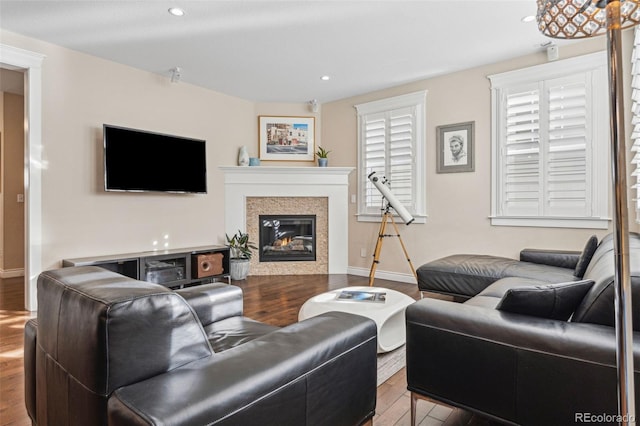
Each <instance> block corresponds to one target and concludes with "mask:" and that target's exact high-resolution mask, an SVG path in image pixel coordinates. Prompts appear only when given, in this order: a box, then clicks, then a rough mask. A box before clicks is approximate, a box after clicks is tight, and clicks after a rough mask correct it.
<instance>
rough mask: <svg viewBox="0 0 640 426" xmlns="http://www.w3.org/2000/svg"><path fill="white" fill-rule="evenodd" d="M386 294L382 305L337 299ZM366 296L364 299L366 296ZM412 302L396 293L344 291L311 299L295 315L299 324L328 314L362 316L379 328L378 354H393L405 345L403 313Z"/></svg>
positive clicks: (379, 289)
mask: <svg viewBox="0 0 640 426" xmlns="http://www.w3.org/2000/svg"><path fill="white" fill-rule="evenodd" d="M345 291H346V292H373V293H386V294H385V295H384V298H385V301H384V302H376V301H364V300H355V299H351V300H349V299H339V298H338V297H339V296H340V294H341V293H342V292H345ZM365 296H366V295H365ZM414 302H415V300H414V299H412V298H411V297H409V296H407V295H406V294H403V293H400V292H399V291H395V290H390V289H388V288H382V287H345V288H341V289H338V290H333V291H329V292H327V293H322V294H319V295H317V296H313V297H312V298H311V299H309V300H307V301H306V302H304V304H303V305H302V307H301V308H300V312H299V313H298V320H300V321H302V320H304V319H307V318H311V317H314V316H316V315H320V314H323V313H325V312H329V311H340V312H348V313H351V314H357V315H362V316H364V317H367V318H371V319H372V320H374V321H375V323H376V326H377V327H378V352H379V353H380V352H389V351H392V350H394V349H396V348H398V347H400V346H402V345H403V344H404V343H405V339H406V335H405V322H404V309H405V308H406V307H407V306H409V305H411V304H412V303H414Z"/></svg>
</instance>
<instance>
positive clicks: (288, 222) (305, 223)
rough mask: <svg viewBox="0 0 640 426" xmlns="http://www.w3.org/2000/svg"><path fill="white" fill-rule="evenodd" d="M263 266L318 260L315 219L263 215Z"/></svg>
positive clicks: (261, 249) (261, 247) (261, 245)
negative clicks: (265, 263) (266, 264)
mask: <svg viewBox="0 0 640 426" xmlns="http://www.w3.org/2000/svg"><path fill="white" fill-rule="evenodd" d="M258 223H259V226H260V245H259V249H260V262H289V261H302V260H307V261H315V260H316V216H315V215H260V216H259V222H258Z"/></svg>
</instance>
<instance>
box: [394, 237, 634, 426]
mask: <svg viewBox="0 0 640 426" xmlns="http://www.w3.org/2000/svg"><path fill="white" fill-rule="evenodd" d="M585 249H586V248H585ZM585 251H586V250H585ZM532 253H533V254H532V256H533V259H535V260H537V261H542V260H545V261H546V262H547V263H549V262H550V263H552V264H551V265H545V264H541V263H533V262H521V261H518V260H509V259H504V258H493V259H491V257H490V256H483V257H481V258H479V259H478V260H479V262H477V263H475V264H474V261H473V256H465V255H461V256H457V257H454V258H452V257H448V258H445V259H444V260H443V259H439V260H436V261H434V262H431V263H429V264H426V265H423V266H422V267H421V268H419V269H421V274H422V275H421V277H422V283H421V287H420V288H421V289H427V290H429V291H436V290H437V291H440V292H443V293H447V294H451V295H457V296H459V297H460V298H468V300H467V301H466V302H464V303H455V302H451V301H446V300H437V299H434V298H424V299H422V300H420V301H418V302H417V303H415V304H414V305H412V306H409V307H408V308H407V310H406V322H407V382H408V389H409V390H410V391H411V394H412V398H411V399H412V411H413V410H415V404H416V402H417V400H418V398H420V397H428V398H432V399H435V400H438V401H442V402H445V403H447V404H450V405H453V406H457V407H461V408H464V409H466V410H470V411H472V412H475V413H479V414H481V415H483V416H486V417H488V418H490V419H493V420H497V421H500V422H503V423H507V424H522V425H567V424H574V423H584V422H593V421H594V420H597V424H617V423H618V420H619V418H617V413H618V409H617V372H616V334H615V329H614V321H615V320H614V261H615V259H614V254H613V240H612V237H611V235H608V236H607V237H605V238H603V240H602V241H601V242H600V243H599V245H597V249H595V252H594V253H593V254H592V256H591V257H590V258H589V260H588V261H585V258H584V256H582V255H580V254H579V253H578V254H576V253H558V252H549V253H544V252H543V251H533V252H532ZM530 255H531V253H529V254H527V253H525V255H524V256H525V259H527V260H531V259H532V258H531V257H529V256H530ZM629 258H630V265H631V283H632V300H633V302H634V305H633V329H634V332H633V338H634V346H633V353H634V370H635V384H636V393H635V394H636V406H640V405H638V404H640V397H639V396H640V374H638V373H639V372H640V235H639V234H635V233H632V234H630V253H629ZM571 259H573V260H571ZM455 260H460V261H461V262H459V263H456V262H455ZM580 261H582V262H583V263H584V264H583V265H582V266H581V268H582V269H583V271H584V275H583V276H582V277H581V276H579V275H580V274H579V273H578V266H580V265H579V263H580ZM559 265H560V266H559ZM572 266H573V267H574V268H575V269H572ZM431 274H432V276H429V275H431ZM574 274H577V276H574ZM565 281H569V282H570V283H565ZM487 282H488V283H489V284H486V286H485V287H484V288H480V287H482V285H483V283H487ZM550 283H551V284H550ZM576 289H577V290H576ZM474 291H475V292H476V294H475V295H474V294H471V293H472V292H474ZM514 300H515V301H517V303H513V301H514ZM550 306H551V307H550ZM587 419H590V421H588V420H587Z"/></svg>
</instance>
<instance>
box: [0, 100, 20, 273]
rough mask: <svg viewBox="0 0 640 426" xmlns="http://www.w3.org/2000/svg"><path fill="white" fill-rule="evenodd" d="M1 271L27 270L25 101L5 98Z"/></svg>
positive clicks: (3, 112)
mask: <svg viewBox="0 0 640 426" xmlns="http://www.w3.org/2000/svg"><path fill="white" fill-rule="evenodd" d="M2 105H3V108H2V109H3V111H2V115H3V120H2V145H3V148H2V156H1V158H2V165H1V167H0V169H1V176H2V206H3V209H2V225H1V226H2V229H3V232H2V264H1V265H0V269H1V270H2V271H20V270H21V269H23V268H24V202H18V201H17V197H18V194H24V97H23V96H21V95H16V94H13V93H8V92H5V93H3V96H2Z"/></svg>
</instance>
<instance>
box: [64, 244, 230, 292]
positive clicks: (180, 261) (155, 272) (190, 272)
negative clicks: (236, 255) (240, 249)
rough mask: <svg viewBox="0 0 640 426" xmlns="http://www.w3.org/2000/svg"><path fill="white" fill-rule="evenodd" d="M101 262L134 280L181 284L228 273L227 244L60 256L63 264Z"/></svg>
mask: <svg viewBox="0 0 640 426" xmlns="http://www.w3.org/2000/svg"><path fill="white" fill-rule="evenodd" d="M86 265H94V266H101V267H103V268H105V269H108V270H110V271H114V272H117V273H119V274H122V275H125V276H127V277H130V278H134V279H136V280H142V281H149V282H152V283H156V284H162V285H164V286H166V287H170V288H175V287H184V286H191V285H198V284H206V283H211V282H216V281H218V280H221V279H226V280H227V282H228V283H229V284H231V276H230V275H229V247H228V246H201V247H190V248H181V249H170V250H157V251H145V252H138V253H127V254H116V255H110V256H94V257H82V258H76V259H63V260H62V266H63V267H66V266H86Z"/></svg>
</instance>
